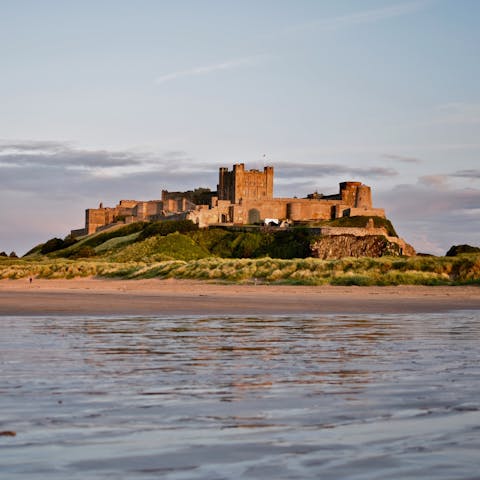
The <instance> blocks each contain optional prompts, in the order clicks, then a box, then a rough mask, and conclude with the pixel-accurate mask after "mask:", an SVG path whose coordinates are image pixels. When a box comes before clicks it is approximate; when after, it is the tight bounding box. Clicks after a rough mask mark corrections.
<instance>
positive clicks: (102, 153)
mask: <svg viewBox="0 0 480 480" xmlns="http://www.w3.org/2000/svg"><path fill="white" fill-rule="evenodd" d="M141 163H142V159H141V158H139V156H138V154H134V153H131V152H110V151H106V150H83V149H77V148H74V147H72V146H70V145H69V144H67V143H60V142H32V141H26V142H16V143H0V168H2V167H5V166H10V167H35V166H36V167H43V168H65V167H69V168H87V169H88V168H97V169H98V168H106V167H125V166H131V165H140V164H141Z"/></svg>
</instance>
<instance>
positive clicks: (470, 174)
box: [451, 168, 480, 180]
mask: <svg viewBox="0 0 480 480" xmlns="http://www.w3.org/2000/svg"><path fill="white" fill-rule="evenodd" d="M451 176H452V177H457V178H470V179H477V180H478V179H480V169H478V168H470V169H468V170H457V171H456V172H455V173H452V175H451Z"/></svg>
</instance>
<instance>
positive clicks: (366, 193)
mask: <svg viewBox="0 0 480 480" xmlns="http://www.w3.org/2000/svg"><path fill="white" fill-rule="evenodd" d="M273 173H274V172H273V167H272V166H268V167H264V169H263V171H260V170H246V169H245V165H244V164H243V163H240V164H236V165H234V166H233V169H232V170H231V171H229V170H228V168H225V167H222V168H220V170H219V179H218V185H217V191H210V190H208V189H196V190H193V191H187V192H168V191H166V190H163V191H162V198H161V200H148V201H138V200H120V203H119V204H118V205H116V206H115V207H113V208H112V207H104V206H103V205H102V204H100V206H99V208H89V209H87V210H86V212H85V228H83V229H79V230H72V235H74V236H81V235H87V234H91V233H94V232H96V231H98V230H101V229H103V228H105V227H108V226H110V225H112V224H114V223H117V222H124V223H132V222H139V221H156V220H157V221H158V220H179V219H187V220H191V221H193V222H194V223H196V224H197V225H198V226H199V227H207V226H209V225H217V224H229V225H245V224H255V223H257V224H258V223H261V222H265V220H266V219H269V220H273V221H287V222H289V223H293V222H309V221H317V220H331V219H335V218H339V217H345V216H347V217H348V216H352V217H353V216H358V215H363V216H377V217H385V212H384V210H383V209H380V208H373V206H372V195H371V189H370V187H369V186H367V185H363V184H362V183H361V182H342V183H340V189H339V192H338V193H337V194H334V195H322V194H319V193H313V194H311V195H308V196H307V198H275V197H274V196H273Z"/></svg>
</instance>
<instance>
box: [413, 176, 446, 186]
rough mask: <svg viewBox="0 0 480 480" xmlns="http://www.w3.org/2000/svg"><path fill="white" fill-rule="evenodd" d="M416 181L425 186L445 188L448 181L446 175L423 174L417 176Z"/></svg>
mask: <svg viewBox="0 0 480 480" xmlns="http://www.w3.org/2000/svg"><path fill="white" fill-rule="evenodd" d="M418 183H420V184H422V185H425V186H427V187H436V188H445V187H446V186H447V183H448V176H447V175H423V176H422V177H419V179H418Z"/></svg>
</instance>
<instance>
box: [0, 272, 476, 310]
mask: <svg viewBox="0 0 480 480" xmlns="http://www.w3.org/2000/svg"><path fill="white" fill-rule="evenodd" d="M478 309H480V287H476V286H452V287H449V286H435V287H428V286H412V285H405V286H395V287H390V286H389V287H356V286H353V287H349V286H330V285H326V286H289V285H239V284H215V283H207V282H201V281H191V280H174V279H168V280H159V279H149V280H99V279H88V278H87V279H85V278H81V279H72V280H64V279H60V280H57V279H55V280H43V279H35V280H34V281H33V283H32V284H30V283H29V281H28V279H27V278H23V279H19V280H1V281H0V316H6V315H37V316H38V315H242V314H245V315H268V314H271V315H280V314H286V315H288V314H331V313H338V314H341V313H345V314H361V313H365V314H369V313H378V314H381V313H422V312H447V311H454V310H478Z"/></svg>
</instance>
